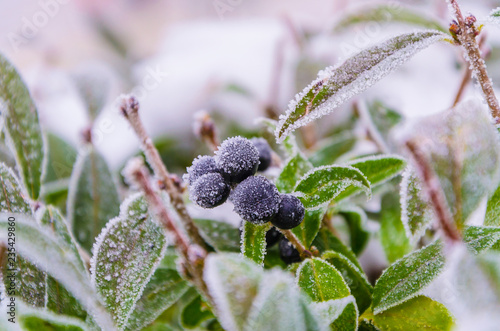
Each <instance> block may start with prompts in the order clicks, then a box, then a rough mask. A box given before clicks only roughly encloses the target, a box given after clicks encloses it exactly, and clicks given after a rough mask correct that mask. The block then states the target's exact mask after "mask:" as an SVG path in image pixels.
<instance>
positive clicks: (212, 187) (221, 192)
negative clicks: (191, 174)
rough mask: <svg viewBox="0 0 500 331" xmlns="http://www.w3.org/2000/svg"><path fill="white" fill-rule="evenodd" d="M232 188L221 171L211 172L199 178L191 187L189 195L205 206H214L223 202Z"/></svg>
mask: <svg viewBox="0 0 500 331" xmlns="http://www.w3.org/2000/svg"><path fill="white" fill-rule="evenodd" d="M230 191H231V188H230V187H229V184H228V183H227V182H226V181H225V180H224V178H223V177H222V175H221V174H219V173H209V174H205V175H203V176H201V177H200V178H198V179H197V180H196V181H195V182H194V184H193V185H191V186H190V187H189V197H190V198H191V200H192V201H193V202H195V203H196V204H197V205H199V206H200V207H203V208H214V207H217V206H219V205H221V204H223V203H224V202H225V201H226V200H227V197H228V196H229V193H230Z"/></svg>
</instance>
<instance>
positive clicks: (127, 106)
mask: <svg viewBox="0 0 500 331" xmlns="http://www.w3.org/2000/svg"><path fill="white" fill-rule="evenodd" d="M120 109H121V111H122V114H123V116H124V117H125V118H126V119H127V120H128V122H129V123H130V125H131V126H132V128H133V129H134V131H135V133H136V135H137V137H138V138H139V141H140V143H141V147H142V149H143V151H144V154H145V155H146V159H147V161H148V163H149V164H150V165H151V168H153V171H154V173H155V175H156V176H157V177H158V178H160V180H161V182H162V187H163V188H164V189H165V190H166V192H167V193H168V195H169V197H170V201H171V203H172V206H173V207H174V209H175V211H176V212H177V214H179V216H180V218H181V220H182V221H183V223H184V226H185V227H186V231H187V232H188V235H189V237H190V238H191V240H192V241H193V242H194V243H196V244H197V245H199V246H201V247H203V248H206V244H205V242H204V241H203V239H202V238H201V236H200V233H199V232H198V228H197V227H196V225H195V224H194V222H193V220H192V218H191V216H190V215H189V213H188V211H187V209H186V205H185V204H184V200H183V199H182V195H181V193H180V192H179V190H178V189H177V187H176V186H175V184H174V182H173V181H172V178H171V176H170V173H169V172H168V170H167V167H166V166H165V164H164V163H163V162H162V160H161V157H160V154H159V153H158V150H157V149H156V147H155V146H154V144H153V140H152V139H151V138H150V137H149V136H148V134H147V132H146V129H145V128H144V125H143V123H142V121H141V119H140V117H139V102H138V101H137V99H136V98H135V97H133V96H126V97H124V98H123V100H122V104H121V106H120Z"/></svg>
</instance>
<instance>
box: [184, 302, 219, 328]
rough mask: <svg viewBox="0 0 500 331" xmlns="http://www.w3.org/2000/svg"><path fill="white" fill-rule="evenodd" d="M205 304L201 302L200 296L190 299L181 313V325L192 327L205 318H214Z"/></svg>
mask: <svg viewBox="0 0 500 331" xmlns="http://www.w3.org/2000/svg"><path fill="white" fill-rule="evenodd" d="M214 317H215V316H214V314H212V312H211V311H210V308H208V306H207V304H206V303H205V302H203V300H202V299H201V296H197V297H196V298H194V300H193V301H191V302H190V303H189V304H188V305H187V306H186V307H184V310H183V311H182V314H181V323H182V326H183V327H185V328H186V329H194V328H196V327H198V326H199V325H200V324H201V323H202V322H204V321H206V320H207V319H211V318H214Z"/></svg>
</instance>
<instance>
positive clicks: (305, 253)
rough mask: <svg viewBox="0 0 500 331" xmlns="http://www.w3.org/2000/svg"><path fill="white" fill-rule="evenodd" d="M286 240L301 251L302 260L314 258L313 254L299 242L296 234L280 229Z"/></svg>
mask: <svg viewBox="0 0 500 331" xmlns="http://www.w3.org/2000/svg"><path fill="white" fill-rule="evenodd" d="M277 229H278V228H277ZM278 230H279V231H280V232H281V233H282V234H283V235H284V236H285V238H286V239H288V241H289V242H290V243H292V245H293V246H294V247H295V248H296V249H297V250H298V251H299V254H300V257H301V258H302V259H307V258H310V257H312V253H311V252H310V251H309V250H308V249H307V248H306V247H305V246H304V245H302V243H301V242H300V241H299V239H298V238H297V237H296V236H295V234H294V233H293V232H292V231H290V230H283V229H278Z"/></svg>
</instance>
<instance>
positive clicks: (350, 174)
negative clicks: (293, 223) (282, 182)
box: [295, 166, 371, 208]
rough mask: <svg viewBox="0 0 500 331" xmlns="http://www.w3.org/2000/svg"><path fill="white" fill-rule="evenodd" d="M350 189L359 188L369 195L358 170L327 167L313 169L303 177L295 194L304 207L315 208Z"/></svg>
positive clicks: (365, 182)
mask: <svg viewBox="0 0 500 331" xmlns="http://www.w3.org/2000/svg"><path fill="white" fill-rule="evenodd" d="M351 187H356V188H358V187H359V188H360V189H362V190H363V191H365V192H366V193H367V194H368V195H369V194H370V193H371V187H370V183H369V182H368V180H367V179H366V177H365V176H364V175H363V174H362V173H361V172H360V171H359V170H358V169H356V168H353V167H349V166H345V167H342V166H327V167H319V168H315V169H313V170H311V171H310V172H308V173H307V174H306V175H304V177H302V179H301V180H300V182H299V183H298V184H297V187H296V188H295V192H296V193H297V195H298V197H299V198H300V200H301V201H302V203H303V204H304V207H306V208H316V207H319V206H322V205H325V204H327V203H329V202H330V201H331V200H334V199H335V198H336V197H337V196H339V195H340V194H341V193H342V192H343V191H344V190H347V189H349V188H351ZM335 200H337V199H335Z"/></svg>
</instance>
